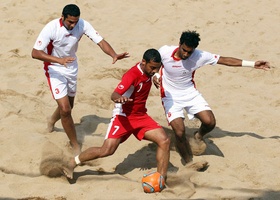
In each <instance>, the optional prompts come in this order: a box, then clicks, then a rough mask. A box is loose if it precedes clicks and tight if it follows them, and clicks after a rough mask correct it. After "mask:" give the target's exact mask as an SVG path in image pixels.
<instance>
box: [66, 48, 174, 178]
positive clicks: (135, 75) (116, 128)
mask: <svg viewBox="0 0 280 200" xmlns="http://www.w3.org/2000/svg"><path fill="white" fill-rule="evenodd" d="M160 67H161V57H160V54H159V52H158V51H157V50H156V49H149V50H147V51H146V52H145V53H144V55H143V59H142V61H141V62H139V63H137V64H136V65H135V66H133V67H132V68H131V69H130V70H128V71H127V72H126V73H125V74H124V75H123V77H122V80H121V82H120V83H119V84H118V85H117V87H116V89H115V90H114V92H113V93H112V95H111V99H112V101H114V102H115V108H114V110H113V117H112V119H111V122H110V124H109V126H108V129H107V133H106V136H105V140H104V143H103V145H102V146H101V147H90V148H88V149H86V150H85V151H83V152H82V153H81V154H80V155H78V156H76V157H74V158H72V159H71V161H70V163H69V164H68V166H67V168H65V169H64V173H65V175H66V176H67V177H68V178H72V174H73V170H74V168H75V167H76V166H77V165H79V164H80V163H82V162H85V161H89V160H94V159H97V158H102V157H106V156H110V155H112V154H114V152H115V151H116V150H117V148H118V146H119V144H120V143H122V142H124V141H125V140H126V139H127V138H128V137H129V136H130V135H131V134H133V135H134V136H135V137H136V138H137V139H138V140H142V139H145V140H149V141H152V142H155V143H156V144H157V145H158V148H157V153H156V160H157V171H158V172H159V173H160V174H161V175H163V176H164V177H165V178H166V176H167V167H168V162H169V155H170V153H169V145H170V138H169V137H168V135H167V134H166V133H165V131H164V130H163V128H162V127H161V126H160V125H159V124H158V123H157V122H155V121H154V120H153V119H152V118H151V117H150V116H149V115H148V114H147V109H146V101H147V98H148V95H149V92H150V89H151V86H152V81H151V78H152V76H153V75H154V74H155V73H156V72H158V70H159V69H160Z"/></svg>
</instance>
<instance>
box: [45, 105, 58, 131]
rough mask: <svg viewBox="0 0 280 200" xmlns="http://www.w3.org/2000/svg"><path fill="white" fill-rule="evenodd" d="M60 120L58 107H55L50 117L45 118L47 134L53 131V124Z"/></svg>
mask: <svg viewBox="0 0 280 200" xmlns="http://www.w3.org/2000/svg"><path fill="white" fill-rule="evenodd" d="M58 120H60V111H59V107H57V108H56V109H55V111H54V113H53V114H52V116H50V117H48V118H47V131H48V132H49V133H51V132H53V131H54V125H55V123H56V122H57V121H58Z"/></svg>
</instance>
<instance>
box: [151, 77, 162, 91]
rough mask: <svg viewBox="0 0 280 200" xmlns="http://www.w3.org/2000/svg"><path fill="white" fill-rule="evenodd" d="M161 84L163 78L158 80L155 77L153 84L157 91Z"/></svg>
mask: <svg viewBox="0 0 280 200" xmlns="http://www.w3.org/2000/svg"><path fill="white" fill-rule="evenodd" d="M160 82H161V77H159V78H157V77H156V76H153V83H154V85H155V87H156V88H157V89H158V88H159V86H160Z"/></svg>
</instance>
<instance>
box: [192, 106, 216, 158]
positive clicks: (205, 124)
mask: <svg viewBox="0 0 280 200" xmlns="http://www.w3.org/2000/svg"><path fill="white" fill-rule="evenodd" d="M195 117H196V118H198V119H199V120H200V121H201V125H200V128H199V130H198V131H197V132H195V133H194V140H190V144H191V147H192V151H193V154H194V155H201V154H202V153H203V152H204V151H205V149H206V147H207V145H206V143H205V142H204V141H203V136H204V135H206V134H207V133H209V132H210V131H212V130H213V129H214V128H215V126H216V120H215V117H214V114H213V112H212V111H211V110H205V111H202V112H199V113H197V114H196V115H195Z"/></svg>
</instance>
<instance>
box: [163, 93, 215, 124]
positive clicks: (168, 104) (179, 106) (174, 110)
mask: <svg viewBox="0 0 280 200" xmlns="http://www.w3.org/2000/svg"><path fill="white" fill-rule="evenodd" d="M162 104H163V107H164V110H165V114H166V118H167V120H168V122H169V123H170V122H171V121H172V120H174V119H176V118H179V117H180V118H185V115H184V109H185V110H186V112H187V115H188V118H189V119H190V120H191V119H193V118H194V115H195V114H197V113H199V112H201V111H204V110H211V108H210V107H209V105H208V103H207V102H206V101H205V99H204V98H203V97H202V95H201V94H200V93H199V92H198V91H197V90H196V91H195V92H192V93H191V94H187V95H184V96H181V97H175V98H174V97H173V98H171V97H164V98H162Z"/></svg>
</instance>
